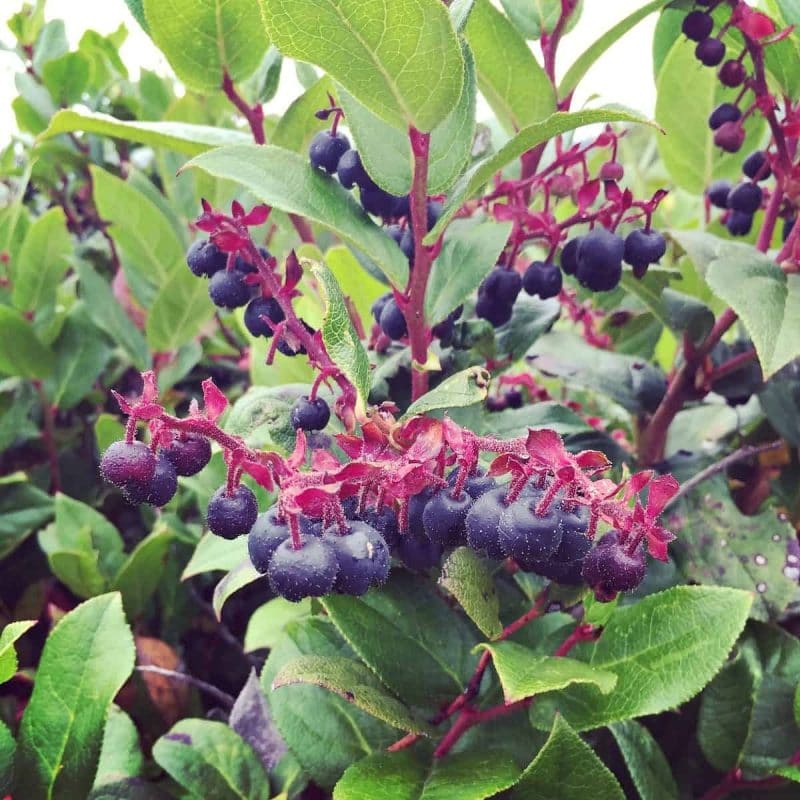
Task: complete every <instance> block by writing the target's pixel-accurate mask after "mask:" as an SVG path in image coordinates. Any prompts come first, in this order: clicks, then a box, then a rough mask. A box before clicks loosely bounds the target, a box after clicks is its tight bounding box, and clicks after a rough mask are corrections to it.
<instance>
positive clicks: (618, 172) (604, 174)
mask: <svg viewBox="0 0 800 800" xmlns="http://www.w3.org/2000/svg"><path fill="white" fill-rule="evenodd" d="M624 177H625V167H623V166H622V164H620V163H619V161H606V163H605V164H603V166H602V167H600V180H601V181H621V180H622V179H623V178H624Z"/></svg>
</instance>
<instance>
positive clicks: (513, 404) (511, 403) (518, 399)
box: [503, 389, 525, 408]
mask: <svg viewBox="0 0 800 800" xmlns="http://www.w3.org/2000/svg"><path fill="white" fill-rule="evenodd" d="M503 398H504V399H505V401H506V408H522V405H523V403H524V402H525V398H524V397H523V396H522V392H521V391H520V390H519V389H509V390H508V391H507V392H506V393H505V394H504V395H503Z"/></svg>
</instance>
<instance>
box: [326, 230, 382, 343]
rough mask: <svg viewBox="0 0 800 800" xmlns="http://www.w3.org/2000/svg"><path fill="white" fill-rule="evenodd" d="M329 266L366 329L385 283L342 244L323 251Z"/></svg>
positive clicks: (368, 326)
mask: <svg viewBox="0 0 800 800" xmlns="http://www.w3.org/2000/svg"><path fill="white" fill-rule="evenodd" d="M325 263H326V264H327V265H328V267H329V268H330V271H331V272H332V273H333V275H334V277H335V278H336V280H337V281H338V283H339V286H340V287H341V289H342V293H343V294H344V295H345V297H348V298H350V300H351V301H352V303H353V305H354V306H355V308H356V311H357V312H358V315H359V317H360V318H361V321H362V323H363V324H364V327H365V329H366V330H369V328H370V326H371V324H372V312H371V308H372V304H373V303H374V302H375V301H376V300H377V299H378V298H379V297H380V296H381V295H382V294H385V292H386V284H385V283H381V282H380V281H379V280H377V279H376V278H373V277H372V275H370V274H369V272H367V271H366V270H365V269H364V268H363V267H362V266H361V264H359V262H358V259H357V258H356V257H355V256H354V255H353V254H352V253H351V252H350V250H348V249H347V248H346V247H345V246H344V245H336V246H334V247H331V248H330V249H329V250H327V251H326V252H325Z"/></svg>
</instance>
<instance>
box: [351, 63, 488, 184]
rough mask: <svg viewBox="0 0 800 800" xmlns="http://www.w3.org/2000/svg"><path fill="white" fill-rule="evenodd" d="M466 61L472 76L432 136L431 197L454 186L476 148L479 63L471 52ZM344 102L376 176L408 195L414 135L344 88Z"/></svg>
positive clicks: (361, 149) (359, 144)
mask: <svg viewBox="0 0 800 800" xmlns="http://www.w3.org/2000/svg"><path fill="white" fill-rule="evenodd" d="M464 61H465V64H466V73H465V74H466V77H465V80H464V86H463V88H462V90H461V97H460V98H459V100H458V103H457V104H456V106H455V107H454V108H453V110H452V111H451V112H450V113H449V114H448V115H447V117H446V118H445V119H444V120H443V121H442V122H440V123H439V124H438V125H437V126H436V127H435V128H434V129H433V131H432V132H431V141H430V155H429V158H428V194H438V193H439V192H444V191H446V190H447V189H449V188H450V186H451V185H452V184H453V181H455V179H456V178H457V177H458V176H459V175H460V174H461V172H462V170H463V169H464V167H465V165H466V163H467V161H468V160H469V156H470V151H471V149H472V139H473V135H474V132H475V94H476V89H475V64H474V61H473V58H472V55H471V53H470V51H469V50H468V49H466V48H465V50H464ZM339 102H340V103H341V105H342V107H343V108H344V111H345V115H346V116H345V119H346V120H347V126H348V128H349V129H350V132H351V133H352V135H353V139H354V140H355V144H356V146H357V147H358V152H359V155H360V156H361V161H362V162H363V164H364V166H365V167H366V170H367V172H368V173H369V175H370V177H371V178H372V179H373V180H374V181H375V182H376V183H377V184H378V185H379V186H381V187H383V188H384V189H386V190H387V191H388V192H391V193H392V194H394V195H404V194H408V192H409V190H410V189H411V180H412V165H413V163H414V159H413V155H412V153H411V144H410V142H409V138H408V131H407V130H406V129H405V128H397V127H395V126H394V125H390V124H389V123H388V122H385V121H384V120H382V119H381V118H380V117H379V116H378V115H377V114H373V113H372V112H371V111H370V110H369V109H368V108H367V107H366V106H364V105H362V104H361V103H359V102H358V100H356V99H355V97H353V96H352V95H351V94H350V93H349V92H346V91H344V90H343V89H342V90H340V91H339Z"/></svg>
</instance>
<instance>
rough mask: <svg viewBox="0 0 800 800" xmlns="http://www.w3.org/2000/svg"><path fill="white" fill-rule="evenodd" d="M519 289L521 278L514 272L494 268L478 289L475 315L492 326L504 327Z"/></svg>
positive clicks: (520, 287) (509, 317) (502, 268)
mask: <svg viewBox="0 0 800 800" xmlns="http://www.w3.org/2000/svg"><path fill="white" fill-rule="evenodd" d="M521 289H522V277H521V276H520V274H519V273H518V272H517V271H516V270H513V269H505V268H504V267H495V268H494V269H493V270H492V271H491V272H490V273H489V274H488V275H487V276H486V278H484V280H483V283H481V285H480V286H479V287H478V302H477V304H476V306H475V313H476V314H477V315H478V316H479V317H480V318H481V319H485V320H488V321H489V322H491V323H492V325H496V326H498V327H499V326H500V325H505V323H506V322H508V321H509V320H510V319H511V314H512V309H513V305H514V302H515V301H516V299H517V297H518V296H519V293H520V290H521Z"/></svg>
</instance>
